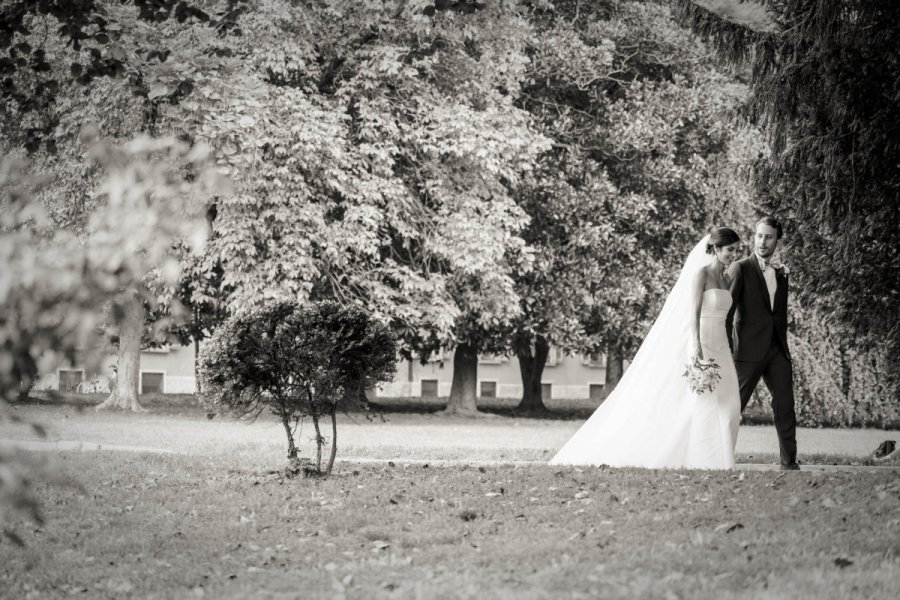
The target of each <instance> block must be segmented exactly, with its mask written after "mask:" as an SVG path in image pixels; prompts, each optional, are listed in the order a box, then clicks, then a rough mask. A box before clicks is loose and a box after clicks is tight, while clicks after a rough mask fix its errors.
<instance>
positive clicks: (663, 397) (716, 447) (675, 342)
mask: <svg viewBox="0 0 900 600" xmlns="http://www.w3.org/2000/svg"><path fill="white" fill-rule="evenodd" d="M708 239H709V238H708V236H707V237H706V238H704V239H703V240H702V241H701V242H700V243H699V244H698V245H697V246H695V248H694V249H693V250H692V251H691V253H690V254H689V255H688V258H687V260H686V261H685V265H684V267H683V268H682V270H681V274H680V276H679V278H678V281H677V282H676V284H675V286H674V287H673V288H672V292H671V293H670V294H669V296H668V298H667V299H666V302H665V305H664V306H663V309H662V311H660V314H659V316H658V317H657V319H656V322H655V323H654V324H653V327H651V329H650V332H649V333H648V334H647V337H646V338H645V339H644V342H643V344H642V345H641V347H640V349H639V350H638V352H637V354H636V355H635V357H634V360H632V362H631V364H630V365H629V367H628V369H626V371H625V374H624V375H623V376H622V379H621V380H620V381H619V384H618V385H617V386H616V389H615V390H614V391H613V392H612V393H611V394H610V395H609V396H608V397H607V399H606V400H605V401H604V402H603V404H601V405H600V407H599V408H598V409H597V410H596V411H595V412H594V414H593V415H591V417H590V418H589V419H588V420H587V421H586V422H585V423H584V425H582V427H581V428H580V429H579V430H578V431H577V432H576V433H575V435H574V436H573V437H572V438H571V439H570V440H569V441H568V442H567V443H566V445H565V446H563V448H562V449H561V450H560V451H559V452H558V453H557V454H556V456H555V457H553V459H552V460H551V461H550V463H551V464H555V465H601V464H605V465H609V466H616V467H626V466H634V467H647V468H695V469H729V468H732V467H733V466H734V446H735V443H736V442H737V432H738V425H739V423H740V418H741V415H740V407H741V402H740V393H739V388H738V379H737V372H736V370H735V367H734V361H733V359H732V357H731V352H730V350H729V347H728V338H727V336H726V331H725V317H726V316H727V314H728V310H729V309H730V308H731V302H732V300H731V293H730V292H729V291H728V290H724V289H708V290H706V291H705V292H703V300H702V304H701V311H700V345H701V347H702V348H703V357H704V359H710V358H715V359H716V362H717V363H718V365H719V367H720V369H719V374H720V375H721V377H722V379H721V380H720V381H719V382H718V383H717V384H716V387H715V389H714V390H713V391H712V392H704V393H701V394H696V393H694V392H692V391H691V390H690V388H689V387H688V385H687V380H686V379H685V378H684V377H682V374H683V373H684V369H685V364H686V363H687V362H689V357H690V350H691V348H690V339H691V335H690V322H691V310H692V308H691V304H692V303H691V294H692V292H691V281H692V280H693V276H694V274H695V273H696V272H697V271H698V270H699V269H700V268H702V267H703V266H704V264H706V263H707V262H708V261H709V260H710V257H709V255H708V254H706V252H705V251H706V244H707V242H708Z"/></svg>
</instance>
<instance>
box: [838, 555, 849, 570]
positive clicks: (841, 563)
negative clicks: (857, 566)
mask: <svg viewBox="0 0 900 600" xmlns="http://www.w3.org/2000/svg"><path fill="white" fill-rule="evenodd" d="M834 564H835V566H837V567H838V568H841V569H845V568H847V567H849V566H850V565H852V564H853V561H852V560H850V559H848V558H844V557H843V556H839V557H837V558H836V559H834Z"/></svg>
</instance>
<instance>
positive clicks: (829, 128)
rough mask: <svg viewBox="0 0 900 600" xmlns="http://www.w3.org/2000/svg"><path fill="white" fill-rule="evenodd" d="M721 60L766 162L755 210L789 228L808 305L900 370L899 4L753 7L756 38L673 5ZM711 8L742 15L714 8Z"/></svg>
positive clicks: (688, 6) (790, 249)
mask: <svg viewBox="0 0 900 600" xmlns="http://www.w3.org/2000/svg"><path fill="white" fill-rule="evenodd" d="M676 4H677V5H678V7H679V9H680V14H681V16H682V18H684V20H685V21H686V22H688V23H689V24H691V25H692V26H693V27H694V29H695V30H696V31H698V32H700V33H701V34H702V35H703V36H704V37H706V38H707V39H709V40H710V41H711V42H713V44H714V45H715V47H716V48H717V49H718V51H719V53H720V55H721V56H722V57H724V58H726V59H729V60H732V61H737V62H742V63H744V64H747V65H749V66H750V67H751V72H752V78H751V89H752V94H751V96H750V98H749V101H748V103H747V106H746V114H747V116H748V117H749V118H750V119H752V120H754V121H755V122H757V123H759V124H760V126H761V127H762V129H763V130H764V131H765V132H766V134H767V136H768V139H769V142H770V145H771V150H772V151H771V153H770V154H768V155H767V156H765V157H764V158H762V159H761V160H760V161H759V162H758V164H757V168H756V176H755V179H756V185H757V191H758V200H757V204H758V208H759V210H760V211H761V212H766V213H771V214H774V215H775V216H776V217H778V218H779V219H781V220H782V221H783V222H784V224H785V228H786V232H787V236H786V248H787V253H788V255H789V257H790V260H791V262H792V263H793V264H792V269H793V270H792V273H793V275H792V278H793V281H794V282H795V286H794V289H796V290H797V291H798V292H799V293H800V295H801V297H802V300H803V301H804V303H805V304H806V305H807V306H810V307H816V308H819V309H820V310H819V314H820V315H823V316H824V317H825V318H827V319H829V320H830V321H831V322H832V323H834V324H837V325H839V326H840V327H842V328H843V329H844V331H846V332H848V333H850V334H852V335H853V336H854V337H855V338H856V340H857V341H858V342H861V344H862V345H863V346H864V347H872V348H876V349H878V351H883V352H886V353H887V355H888V356H890V357H891V358H890V359H889V360H887V363H888V364H892V365H895V366H894V367H893V368H890V369H891V371H892V373H893V376H894V377H895V378H897V376H898V374H900V370H898V369H897V368H896V365H897V364H900V286H898V284H897V282H898V281H900V197H898V192H900V142H898V140H900V114H898V111H900V108H898V103H897V98H898V97H900V58H898V57H900V4H898V3H896V2H893V1H891V0H871V1H870V0H865V1H859V0H835V1H833V2H814V1H808V0H779V1H777V2H776V1H771V0H759V1H758V2H753V3H748V4H755V5H757V6H758V7H762V8H764V9H765V10H766V11H767V12H768V13H769V14H770V15H771V17H772V19H773V20H774V21H775V22H776V23H777V24H778V27H777V28H775V29H774V30H766V31H757V30H753V29H751V28H748V27H746V26H744V25H743V24H740V23H734V22H732V21H729V20H727V19H722V18H721V17H720V15H719V14H717V13H716V12H712V11H710V10H707V9H706V8H704V5H706V4H709V3H707V2H688V1H686V0H678V1H677V2H676ZM717 4H719V5H723V4H731V5H735V4H739V3H737V2H718V3H717Z"/></svg>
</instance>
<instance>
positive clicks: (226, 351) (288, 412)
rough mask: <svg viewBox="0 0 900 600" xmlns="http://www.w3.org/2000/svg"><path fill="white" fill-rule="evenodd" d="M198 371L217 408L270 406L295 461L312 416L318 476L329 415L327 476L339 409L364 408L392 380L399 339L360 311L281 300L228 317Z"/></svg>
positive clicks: (249, 410)
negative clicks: (374, 390)
mask: <svg viewBox="0 0 900 600" xmlns="http://www.w3.org/2000/svg"><path fill="white" fill-rule="evenodd" d="M199 371H200V382H201V385H202V389H203V393H202V394H201V397H202V399H203V402H204V404H205V405H206V406H207V408H208V409H209V410H210V412H211V413H218V412H227V413H231V414H237V415H242V416H248V415H249V416H252V417H256V416H258V415H259V414H260V413H262V412H263V411H264V410H267V409H268V410H271V411H272V413H274V414H275V415H276V416H277V417H278V418H279V419H280V420H281V423H282V424H283V425H284V431H285V434H286V436H287V441H288V458H289V459H295V458H296V457H297V446H296V444H295V443H294V432H295V431H296V430H297V427H298V425H299V424H300V422H301V420H302V419H303V418H304V417H307V416H308V417H310V418H311V419H312V422H313V425H314V427H315V431H316V470H317V472H319V473H322V472H323V470H322V449H323V447H324V446H325V444H326V439H325V437H324V436H323V435H322V433H321V430H320V421H321V419H322V418H323V417H325V416H328V417H330V419H331V427H332V437H331V455H330V457H329V460H328V464H327V466H326V468H325V470H324V473H325V474H328V473H330V472H331V469H332V467H333V466H334V459H335V456H336V453H337V420H336V415H337V412H338V411H345V410H347V409H349V408H354V407H360V406H364V405H365V403H366V400H365V394H364V390H365V389H366V388H368V387H371V386H374V385H376V384H378V383H381V382H384V381H389V380H391V379H392V378H393V375H394V373H395V371H396V342H395V340H394V337H393V336H392V334H391V332H390V330H389V329H388V328H387V327H386V326H385V325H383V324H381V323H378V322H376V321H374V320H373V319H372V318H371V317H370V316H369V314H368V313H366V312H365V311H364V310H362V309H359V308H355V307H349V308H348V307H342V306H340V305H338V304H337V303H334V302H317V303H314V304H308V305H303V306H301V305H300V304H297V303H295V302H276V303H270V304H266V305H263V306H261V307H258V308H254V309H251V310H249V311H246V312H242V313H240V314H236V315H234V316H232V317H230V318H228V319H227V320H226V321H225V322H224V323H223V324H222V325H221V326H220V327H219V328H218V329H217V330H216V332H215V334H214V335H213V336H212V338H211V339H210V340H209V342H208V343H207V344H206V345H205V346H204V347H203V350H202V351H201V353H200V358H199Z"/></svg>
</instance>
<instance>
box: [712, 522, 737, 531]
mask: <svg viewBox="0 0 900 600" xmlns="http://www.w3.org/2000/svg"><path fill="white" fill-rule="evenodd" d="M743 528H744V526H743V524H741V523H722V524H720V525H716V528H715V529H714V530H713V531H715V532H716V533H719V532H720V531H724V532H725V533H731V532H732V531H737V530H738V529H743Z"/></svg>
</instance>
